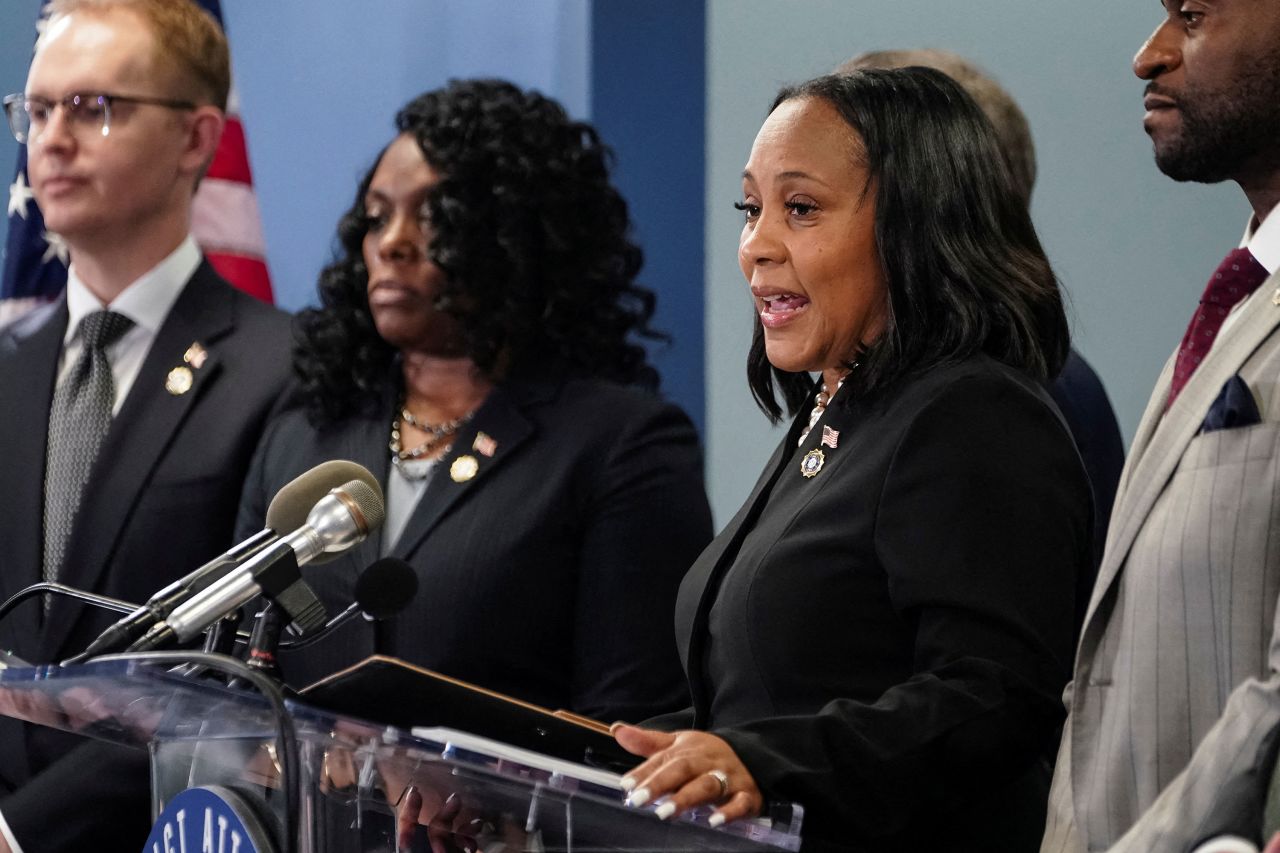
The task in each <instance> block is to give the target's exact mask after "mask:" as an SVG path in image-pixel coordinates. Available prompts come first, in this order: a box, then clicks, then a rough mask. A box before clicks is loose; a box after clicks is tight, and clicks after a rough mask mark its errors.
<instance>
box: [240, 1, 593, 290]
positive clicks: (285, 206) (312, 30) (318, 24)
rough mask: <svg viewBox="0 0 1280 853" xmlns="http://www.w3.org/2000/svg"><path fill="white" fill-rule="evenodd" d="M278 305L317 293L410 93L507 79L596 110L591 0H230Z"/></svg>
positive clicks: (582, 112) (575, 107) (580, 112)
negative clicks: (339, 232) (346, 215)
mask: <svg viewBox="0 0 1280 853" xmlns="http://www.w3.org/2000/svg"><path fill="white" fill-rule="evenodd" d="M222 11H223V17H224V19H225V22H226V27H227V33H228V37H229V38H230V41H231V53H232V62H233V65H234V69H235V73H236V80H237V87H238V89H239V92H240V101H241V112H242V115H243V116H244V120H245V123H246V130H247V132H248V135H249V155H250V159H251V160H252V164H253V169H254V181H255V184H256V185H257V188H258V200H259V204H260V205H261V210H262V219H263V230H264V231H265V232H266V233H265V236H266V240H267V252H268V258H269V261H270V265H271V275H272V279H273V281H274V284H275V290H276V295H277V301H278V302H279V303H280V304H281V305H283V306H284V307H286V308H290V309H296V308H299V307H302V306H303V305H306V304H309V303H310V302H311V301H312V300H313V297H314V293H315V282H316V276H317V274H318V273H319V271H320V269H321V267H322V266H324V264H325V262H326V261H327V260H328V258H329V256H330V250H331V243H332V239H333V234H334V228H335V226H336V225H337V222H338V218H339V216H340V215H341V214H342V212H343V211H344V210H346V209H347V208H348V207H349V206H350V205H351V202H352V200H353V198H354V196H355V191H356V185H357V183H358V181H359V179H360V177H361V176H362V175H363V174H364V173H365V171H366V170H367V169H368V168H369V166H370V165H372V163H373V161H374V159H375V158H376V157H377V154H378V152H379V151H380V150H381V149H382V147H383V146H384V145H385V144H386V143H387V142H389V141H390V139H391V136H392V135H393V132H394V131H393V128H392V118H393V116H394V115H395V112H396V110H397V109H399V108H400V107H401V106H403V105H404V103H405V102H406V101H408V100H409V99H410V98H412V97H413V96H415V95H417V94H419V93H421V92H424V91H426V90H428V89H432V88H435V87H437V86H440V85H441V84H443V83H444V82H445V81H446V80H447V79H449V78H451V77H471V76H498V77H506V78H509V79H511V80H514V81H515V82H517V83H520V84H521V85H525V86H532V87H535V88H538V89H540V90H542V91H544V92H546V93H547V94H549V95H551V96H553V97H556V98H558V99H560V100H561V101H562V102H563V103H564V104H565V106H566V107H567V108H568V109H569V111H570V112H571V113H573V114H574V115H577V116H580V117H586V116H587V114H588V113H587V111H588V109H589V103H590V66H589V51H590V39H589V23H590V20H589V11H590V7H589V4H588V2H587V0H521V2H519V3H508V2H502V0H377V2H372V3H350V2H344V0H330V2H316V0H270V2H263V0H223V2H222Z"/></svg>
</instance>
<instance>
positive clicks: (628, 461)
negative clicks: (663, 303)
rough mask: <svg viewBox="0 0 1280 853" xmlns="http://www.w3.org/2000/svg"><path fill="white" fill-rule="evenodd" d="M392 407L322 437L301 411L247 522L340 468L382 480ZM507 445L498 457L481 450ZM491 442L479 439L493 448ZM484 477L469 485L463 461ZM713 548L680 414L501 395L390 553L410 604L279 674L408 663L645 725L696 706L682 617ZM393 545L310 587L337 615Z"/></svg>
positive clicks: (265, 449) (260, 465)
mask: <svg viewBox="0 0 1280 853" xmlns="http://www.w3.org/2000/svg"><path fill="white" fill-rule="evenodd" d="M393 405H394V403H393V401H392V400H387V402H386V407H385V411H384V412H380V413H379V414H378V415H376V416H372V417H353V418H350V419H348V420H346V421H345V422H343V423H342V424H341V425H339V426H337V427H335V428H333V429H330V430H326V431H324V432H318V431H317V430H315V429H314V428H313V427H312V426H311V425H310V423H309V422H308V421H307V419H306V417H305V416H304V414H303V413H302V412H301V411H294V412H289V413H286V414H285V415H284V416H283V417H281V418H280V419H279V420H277V421H276V422H275V423H273V424H272V426H271V427H270V429H269V431H268V434H267V435H266V437H265V439H264V441H263V445H262V447H261V448H260V450H259V452H258V456H257V459H256V460H255V462H254V467H253V472H252V474H251V476H250V479H249V482H248V484H247V486H246V492H245V500H244V506H243V510H242V514H241V522H240V527H239V529H240V530H241V531H242V532H246V533H247V532H252V531H253V530H256V529H258V528H259V527H261V525H262V519H263V515H264V512H265V506H266V504H267V502H268V501H269V499H270V498H271V496H272V495H273V494H275V492H276V490H277V489H279V487H280V486H281V485H283V484H284V483H286V482H288V481H289V480H290V479H291V478H293V477H294V476H296V475H297V474H299V473H301V472H303V471H305V470H307V469H308V468H310V467H311V466H313V465H315V464H317V463H319V462H322V461H325V460H327V459H344V458H345V459H351V460H353V461H356V462H359V463H361V464H363V465H364V466H365V467H367V468H368V469H369V470H370V471H372V472H374V473H375V474H376V475H377V476H378V477H379V479H380V480H382V481H383V482H384V484H385V481H386V477H387V474H388V470H389V467H390V454H389V451H388V449H387V440H388V437H389V434H390V426H391V412H392V406H393ZM481 432H483V433H485V434H486V435H488V436H489V437H491V438H492V439H493V441H494V442H496V450H495V452H494V453H493V455H492V457H489V456H486V455H485V454H483V453H481V452H480V451H479V450H477V449H475V448H474V447H473V445H474V444H475V443H476V438H477V436H478V435H479V433H481ZM481 444H482V445H483V442H481ZM463 455H469V456H471V457H472V458H473V459H474V460H476V463H477V465H478V472H477V473H476V475H475V476H474V477H473V478H472V479H469V480H465V481H462V482H456V481H455V480H454V479H453V478H452V477H451V476H450V470H451V467H452V464H453V462H454V460H456V459H458V458H459V457H461V456H463ZM710 539H711V516H710V509H709V508H708V505H707V499H706V495H705V492H704V490H703V484H702V458H701V453H700V451H699V448H698V442H697V436H696V434H695V432H694V429H693V426H692V424H691V423H690V422H689V420H688V418H686V417H685V416H684V414H683V413H682V412H680V410H679V409H677V408H675V407H674V406H671V405H669V404H665V403H662V402H661V401H659V400H658V399H656V398H654V397H652V396H649V395H646V394H643V393H641V392H639V391H636V390H633V389H628V388H622V387H619V386H617V385H613V384H610V383H605V382H600V381H591V380H580V379H577V380H564V379H557V378H552V377H548V378H545V379H534V380H520V381H516V380H512V381H508V382H504V383H503V384H501V385H499V386H498V387H496V388H495V389H494V390H493V392H492V393H491V394H490V395H489V397H488V399H486V401H485V402H484V404H483V405H482V406H481V407H480V409H479V410H478V411H477V412H476V414H475V417H474V418H473V419H472V420H471V422H470V423H469V424H467V425H466V426H465V427H463V429H462V430H461V431H460V432H459V433H458V436H457V438H456V440H455V442H454V445H453V448H452V450H451V452H450V453H449V454H448V455H447V456H446V457H445V458H444V459H443V460H441V462H440V463H438V465H437V467H436V469H435V472H434V474H433V477H432V479H431V481H430V482H429V484H428V485H427V487H426V492H425V493H424V495H423V497H422V499H421V500H420V501H419V503H418V505H417V506H416V508H415V509H414V512H413V515H412V517H411V519H410V521H409V523H408V526H407V527H406V528H405V531H404V533H403V534H402V535H401V537H400V539H399V541H397V542H396V543H394V546H393V547H392V548H391V550H390V553H391V555H393V556H395V557H399V558H401V559H404V560H407V561H408V562H409V563H410V564H411V565H412V566H413V567H414V568H415V569H416V571H417V572H418V576H419V581H420V587H419V591H418V594H417V598H416V600H415V601H414V602H413V604H412V605H411V607H410V609H408V610H407V611H405V612H404V613H402V614H400V615H399V616H398V617H396V618H395V619H394V620H392V621H391V622H389V623H386V624H384V625H382V626H373V625H370V624H368V623H366V622H364V621H363V620H359V621H357V622H354V623H352V624H351V625H350V626H349V628H348V629H347V630H344V631H341V632H339V633H337V634H335V635H334V636H333V637H331V638H330V639H329V640H327V641H325V642H322V643H320V644H318V645H316V646H313V647H311V648H310V649H308V650H306V651H305V652H300V653H298V654H295V655H289V654H284V655H282V656H281V664H282V666H283V667H284V671H285V675H286V677H287V678H288V680H289V681H290V682H291V683H294V684H297V685H305V684H306V683H308V682H311V681H314V680H317V679H318V678H320V677H322V676H324V675H327V674H329V673H331V672H333V671H335V670H337V669H339V668H342V667H345V666H348V665H350V664H352V663H355V662H357V661H359V660H362V659H363V658H365V657H367V656H368V655H370V654H374V653H382V654H390V655H395V656H396V657H400V658H404V659H405V660H408V661H411V662H413V663H417V664H420V665H422V666H426V667H428V668H431V669H434V670H438V671H440V672H443V673H445V674H447V675H451V676H453V677H456V678H461V679H464V680H467V681H471V682H474V683H477V684H480V685H482V686H484V687H487V688H490V689H493V690H498V691H501V692H503V693H507V694H510V695H513V696H517V697H519V698H521V699H524V700H526V701H529V702H534V703H537V704H540V705H544V706H547V707H551V708H564V709H569V710H572V711H575V712H577V713H580V714H584V715H587V716H591V717H596V718H599V719H603V720H615V719H627V720H639V719H643V718H644V717H646V716H649V715H651V714H655V713H659V712H662V711H669V710H671V709H672V708H678V707H682V706H684V705H686V704H688V693H687V691H686V689H685V683H684V678H683V676H682V674H681V670H680V662H679V659H678V658H677V656H676V649H675V642H674V638H673V635H672V630H671V614H672V612H673V609H674V605H675V594H676V589H677V587H678V585H679V582H680V578H681V577H682V576H683V575H684V572H685V570H686V569H687V568H688V566H689V564H690V563H691V562H693V559H694V558H695V557H696V556H697V555H698V553H699V552H700V551H701V550H702V548H703V547H704V546H705V545H706V544H707V542H708V541H710ZM382 544H383V543H382V537H381V534H380V533H379V534H375V535H374V536H373V537H371V538H370V539H369V540H367V541H365V542H364V543H362V544H361V545H359V546H357V547H356V548H355V549H353V551H352V552H351V553H350V554H349V555H346V556H344V557H342V558H339V559H338V560H336V561H334V562H331V563H327V564H324V565H321V566H316V567H314V568H312V567H308V568H307V569H306V570H304V571H305V572H306V576H307V578H308V580H309V581H310V582H311V584H312V586H313V587H314V588H315V589H317V590H318V591H320V592H321V593H322V597H323V598H324V599H325V600H326V603H327V604H328V606H329V607H330V610H331V611H333V610H336V609H338V608H341V607H343V606H345V605H346V604H347V603H348V602H350V601H351V600H352V597H353V589H354V584H355V580H356V577H357V576H358V574H359V572H360V571H362V570H363V569H364V568H365V567H367V566H368V565H369V564H371V563H373V562H374V561H375V560H376V559H377V558H378V555H379V553H380V550H381V548H382Z"/></svg>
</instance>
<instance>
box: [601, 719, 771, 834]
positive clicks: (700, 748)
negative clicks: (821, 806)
mask: <svg viewBox="0 0 1280 853" xmlns="http://www.w3.org/2000/svg"><path fill="white" fill-rule="evenodd" d="M612 731H613V736H614V738H615V739H616V740H617V741H618V743H619V745H621V746H622V748H623V749H625V750H626V751H627V752H630V753H632V754H633V755H640V756H644V757H645V759H646V760H645V761H644V762H643V763H641V764H640V765H639V766H637V767H636V768H635V769H634V770H632V771H631V772H630V773H628V774H627V775H626V776H625V777H623V779H622V787H623V789H624V790H626V791H627V793H628V795H629V796H628V802H629V803H630V804H631V805H634V806H642V805H644V804H645V803H650V802H653V801H654V800H656V799H658V798H660V797H664V796H665V797H669V799H668V800H667V801H666V802H665V803H663V804H662V805H661V806H659V807H658V808H657V810H656V811H655V812H654V813H655V814H656V815H657V816H658V817H660V818H662V819H663V820H666V819H667V818H670V817H673V816H675V815H677V814H679V813H680V812H682V811H686V810H688V809H691V808H694V807H695V806H700V805H703V804H706V803H711V804H715V805H716V806H717V808H716V810H715V812H714V813H713V814H712V815H711V819H710V821H709V822H710V824H711V825H712V826H720V825H721V824H724V823H727V822H729V821H731V820H740V819H742V818H748V817H755V816H756V815H758V814H760V811H761V809H762V808H763V807H764V796H763V795H762V794H761V793H760V788H759V787H758V786H757V785H756V780H755V779H754V778H753V777H752V775H751V771H749V770H748V769H747V768H746V766H745V765H744V764H743V763H742V761H741V759H739V758H738V755H737V753H735V752H734V751H733V747H731V746H729V744H728V742H727V741H725V740H724V739H723V738H720V737H716V736H715V735H713V734H709V733H707V732H699V731H693V730H686V731H682V732H659V731H654V730H653V729H642V728H639V727H637V726H629V725H626V724H625V723H618V724H615V725H614V726H613V729H612Z"/></svg>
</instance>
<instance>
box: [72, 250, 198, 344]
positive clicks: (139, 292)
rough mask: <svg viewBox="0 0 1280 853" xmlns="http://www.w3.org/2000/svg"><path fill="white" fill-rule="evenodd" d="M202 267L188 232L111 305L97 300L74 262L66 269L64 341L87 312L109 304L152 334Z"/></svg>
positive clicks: (76, 328) (74, 332)
mask: <svg viewBox="0 0 1280 853" xmlns="http://www.w3.org/2000/svg"><path fill="white" fill-rule="evenodd" d="M199 266H200V249H199V247H197V246H196V241H195V239H194V238H193V237H192V236H191V235H190V234H188V235H187V237H186V239H185V240H183V241H182V242H181V243H179V244H178V248H176V249H174V250H173V251H172V252H170V253H169V255H168V257H166V258H165V259H164V260H163V261H161V262H160V263H158V264H156V265H155V266H154V267H152V268H151V269H149V270H147V271H146V272H145V273H143V274H142V275H141V276H139V277H138V278H137V279H136V280H135V281H134V282H133V283H131V284H130V285H129V286H128V287H126V288H125V289H124V290H123V291H121V292H120V295H119V296H117V297H116V298H115V299H114V300H113V301H112V302H111V305H110V306H106V305H103V304H102V303H101V302H100V301H98V297H96V296H94V295H93V294H92V293H91V292H90V291H89V288H88V287H86V286H85V283H84V282H83V281H81V280H80V276H78V275H76V265H75V262H74V261H73V262H72V264H71V266H70V268H69V269H68V270H67V314H68V315H69V316H68V322H67V333H66V337H65V338H64V339H63V344H64V345H66V344H69V343H71V341H72V340H73V339H74V338H75V336H76V332H77V331H79V328H80V321H81V320H83V319H84V317H85V315H86V314H91V313H93V312H94V311H101V310H102V309H104V308H107V307H110V308H111V310H112V311H117V312H119V313H121V314H123V315H125V316H126V317H128V318H129V319H130V320H132V321H133V324H134V326H137V327H140V328H142V329H145V330H146V331H147V332H149V333H151V334H153V335H154V334H155V333H156V332H158V331H159V330H160V324H161V323H163V322H164V318H165V317H166V316H168V314H169V309H170V308H172V307H173V303H174V302H176V301H177V299H178V294H179V293H181V292H182V288H183V287H184V286H185V285H186V283H187V281H188V280H189V279H190V278H191V276H192V275H194V274H195V271H196V268H197V267H199Z"/></svg>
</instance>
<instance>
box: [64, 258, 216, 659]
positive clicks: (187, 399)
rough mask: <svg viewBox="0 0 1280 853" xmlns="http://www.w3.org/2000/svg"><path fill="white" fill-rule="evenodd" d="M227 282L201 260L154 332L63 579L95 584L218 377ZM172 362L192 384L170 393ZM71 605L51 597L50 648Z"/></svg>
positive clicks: (96, 475)
mask: <svg viewBox="0 0 1280 853" xmlns="http://www.w3.org/2000/svg"><path fill="white" fill-rule="evenodd" d="M226 287H227V286H226V285H224V284H221V283H220V282H219V281H218V280H217V279H216V277H215V275H214V273H213V271H212V269H211V268H210V267H209V265H208V262H207V261H204V262H202V263H201V265H200V267H199V268H198V269H197V270H196V272H195V274H194V275H193V276H192V277H191V280H190V281H189V282H187V285H186V286H185V287H184V288H183V291H182V294H181V295H180V296H179V297H178V299H177V301H176V302H175V303H174V305H173V308H172V309H170V311H169V314H168V316H167V317H166V318H165V321H164V324H163V325H162V326H161V327H160V329H159V331H158V332H157V334H156V338H155V340H154V341H153V342H152V344H151V348H150V350H149V351H148V352H147V356H146V359H145V360H144V361H143V363H142V367H141V369H140V370H139V371H138V376H137V378H136V379H135V380H134V382H133V385H132V387H131V388H130V390H129V395H128V397H126V398H125V401H124V404H123V405H122V406H121V408H120V411H119V413H118V414H117V415H116V416H115V418H113V419H112V422H111V429H110V431H109V432H108V433H107V436H106V438H105V439H104V440H103V443H102V447H101V449H100V450H99V452H98V459H97V461H96V462H95V463H94V466H93V473H92V474H91V475H90V478H89V484H88V486H87V487H86V491H85V494H84V496H83V498H82V499H81V505H80V510H79V512H78V514H77V517H76V521H75V528H74V529H73V530H72V533H71V540H70V542H69V543H68V548H67V553H68V554H73V555H75V558H76V559H75V560H73V561H72V562H69V563H68V565H67V566H65V567H64V569H63V576H64V579H65V582H66V583H68V584H70V585H72V586H76V587H79V588H81V589H93V588H95V586H96V585H97V583H98V580H99V579H100V578H101V576H102V573H103V571H104V570H105V569H106V567H107V566H108V565H109V564H110V562H111V559H112V555H113V554H114V551H115V547H116V544H117V542H118V540H119V537H120V534H121V532H122V531H123V530H124V528H125V526H126V524H127V523H128V521H129V518H130V516H131V515H132V513H133V509H134V507H135V506H136V504H137V502H138V499H139V498H140V496H141V495H142V492H143V490H144V489H145V488H146V486H147V483H148V482H149V481H150V479H151V476H152V473H153V472H154V470H155V467H156V465H157V463H158V462H159V461H160V459H162V458H163V457H164V455H165V453H166V452H167V450H168V449H169V446H170V444H171V443H172V441H173V439H174V436H175V435H176V434H177V432H178V430H179V428H180V427H181V426H182V424H183V422H184V421H185V419H186V417H187V415H188V413H189V412H190V410H191V407H192V406H193V405H194V404H195V402H196V401H197V400H199V399H200V397H201V396H202V395H203V394H204V391H205V389H206V388H207V387H208V386H209V385H210V384H212V383H213V382H215V381H217V378H218V375H219V373H220V372H221V368H220V362H219V359H218V349H217V342H218V341H219V340H220V339H221V338H223V337H224V336H225V335H226V334H227V333H228V332H229V331H230V330H231V329H232V328H233V327H234V308H233V305H232V300H231V293H230V291H229V290H227V289H226ZM197 342H198V343H200V344H201V345H203V347H204V349H205V351H206V352H207V356H206V357H205V359H204V362H203V364H202V365H201V366H200V367H199V368H195V367H191V368H187V367H185V365H184V364H183V355H184V354H185V353H186V351H187V348H188V347H190V346H191V344H192V343H197ZM175 368H178V369H179V370H180V371H182V370H186V371H188V372H189V374H190V377H191V383H190V387H189V388H188V389H187V390H186V391H183V392H181V393H175V390H176V389H177V388H180V387H181V385H176V386H175V385H172V384H171V383H170V382H169V379H168V377H169V374H170V372H171V371H173V370H174V369H175ZM174 568H175V571H176V570H179V569H181V568H183V567H180V566H176V567H174ZM75 607H77V605H75V604H74V603H72V602H55V604H54V607H53V608H52V609H51V611H50V618H49V620H48V623H49V630H48V634H47V636H46V638H45V648H46V650H47V651H48V652H51V653H56V652H57V650H58V649H59V648H60V646H61V644H62V642H63V640H64V639H65V637H66V635H67V634H68V633H69V632H70V631H71V629H72V628H73V627H74V621H75V620H74V619H73V618H71V614H72V612H73V610H74V608H75ZM60 610H61V611H62V612H61V613H60V612H59V611H60Z"/></svg>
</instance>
